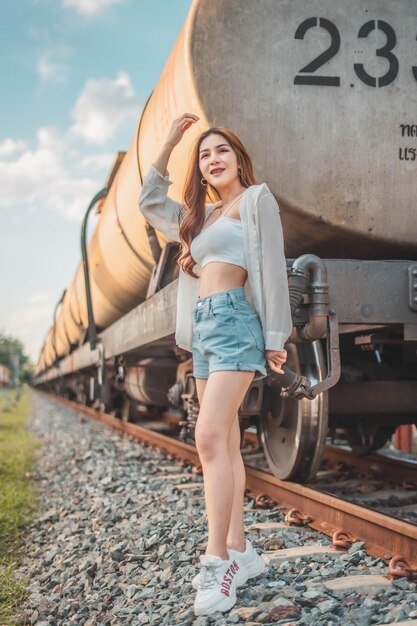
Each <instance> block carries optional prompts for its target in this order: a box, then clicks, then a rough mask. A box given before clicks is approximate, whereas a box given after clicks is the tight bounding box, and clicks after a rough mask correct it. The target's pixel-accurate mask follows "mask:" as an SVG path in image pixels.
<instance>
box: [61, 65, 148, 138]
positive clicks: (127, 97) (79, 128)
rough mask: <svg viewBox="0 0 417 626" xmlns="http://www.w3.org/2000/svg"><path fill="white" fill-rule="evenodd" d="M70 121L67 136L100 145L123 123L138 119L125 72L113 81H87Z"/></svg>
mask: <svg viewBox="0 0 417 626" xmlns="http://www.w3.org/2000/svg"><path fill="white" fill-rule="evenodd" d="M71 117H72V119H73V120H74V124H73V125H72V127H71V129H70V132H71V133H72V134H74V135H76V136H78V137H82V138H83V139H84V140H85V141H86V142H87V143H90V144H98V145H100V144H103V143H105V142H106V141H108V140H109V139H111V137H113V136H114V135H115V134H116V133H117V132H118V131H119V130H120V128H121V127H123V125H124V124H125V123H126V122H131V123H132V122H134V120H135V119H137V117H138V105H137V102H136V98H135V93H134V90H133V87H132V83H131V81H130V77H129V75H128V74H127V73H126V72H119V75H118V76H117V78H116V79H115V80H111V79H109V78H103V79H101V80H96V79H90V80H88V81H87V82H86V84H85V87H84V89H83V90H82V92H81V93H80V95H79V96H78V99H77V101H76V103H75V105H74V108H73V110H72V112H71Z"/></svg>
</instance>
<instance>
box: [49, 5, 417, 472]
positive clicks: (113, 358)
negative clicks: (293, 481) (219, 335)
mask: <svg viewBox="0 0 417 626" xmlns="http://www.w3.org/2000/svg"><path fill="white" fill-rule="evenodd" d="M416 19H417V5H416V4H415V3H414V2H411V1H410V0H404V1H402V2H397V1H396V0H370V2H368V3H366V5H364V4H363V3H362V2H360V1H359V0H354V1H352V2H349V3H347V2H341V1H338V2H333V1H332V2H330V0H327V1H326V0H312V1H311V2H309V3H308V4H306V3H305V2H302V1H301V0H260V1H259V2H256V3H254V2H252V0H229V1H228V2H225V1H223V0H212V1H211V2H204V1H202V0H196V1H195V2H193V4H192V7H191V9H190V13H189V15H188V17H187V20H186V22H185V24H184V26H183V28H182V30H181V33H180V34H179V37H178V40H177V42H176V44H175V46H174V49H173V51H172V53H171V55H170V57H169V59H168V61H167V64H166V66H165V68H164V70H163V72H162V75H161V77H160V79H159V81H158V83H157V85H156V87H155V89H154V91H153V92H152V94H151V95H150V97H149V99H148V102H147V104H146V106H145V109H144V111H143V113H142V115H141V118H140V120H139V123H138V127H137V130H136V133H135V135H134V137H133V140H132V144H131V146H130V148H129V150H128V152H127V153H126V155H125V156H124V158H122V155H119V158H118V159H117V161H116V164H115V167H114V168H113V170H112V172H111V175H110V177H109V181H108V193H107V195H106V198H105V199H104V200H103V201H102V202H101V204H100V205H99V211H100V219H99V222H98V225H97V227H96V229H95V232H94V235H93V237H92V240H91V242H90V244H89V247H88V251H87V260H88V264H89V268H90V281H91V296H92V301H93V311H94V321H95V324H96V326H97V327H98V330H99V337H100V351H99V353H98V352H97V350H91V349H90V347H89V345H88V343H86V330H87V326H88V316H87V297H86V289H85V281H84V276H83V272H82V265H81V264H80V266H79V268H78V270H77V273H76V276H75V278H74V281H73V283H72V284H71V285H70V287H69V289H68V291H67V293H66V295H65V297H64V299H63V302H62V305H61V307H60V310H59V312H58V314H57V315H56V320H55V321H54V327H53V329H51V331H50V333H49V335H48V338H47V340H46V343H45V345H44V348H43V351H42V353H41V356H40V360H39V364H38V368H37V382H39V384H42V383H43V384H53V383H52V381H57V380H58V379H59V388H60V389H61V388H63V389H71V390H72V392H73V393H74V394H76V395H77V394H78V393H79V392H80V390H81V392H80V394H81V395H80V397H82V398H94V397H95V396H96V395H97V393H100V394H101V397H102V398H106V402H107V403H112V402H114V397H115V395H116V393H117V396H118V397H119V403H120V406H123V407H125V408H124V409H123V414H124V415H126V406H128V407H129V406H130V404H131V403H132V402H133V401H136V402H139V403H141V404H144V405H147V406H164V405H165V406H168V405H169V404H170V403H171V404H175V402H176V404H177V407H179V408H180V410H182V411H183V412H184V413H185V414H187V416H188V421H189V423H190V424H189V425H190V429H189V431H190V432H192V424H193V420H195V409H193V407H194V405H195V390H194V389H193V386H192V381H190V371H191V365H190V358H189V356H190V355H189V353H184V351H181V350H178V349H176V348H175V345H174V341H173V331H174V328H175V306H174V305H175V295H176V277H177V275H178V268H177V267H176V265H175V263H174V262H173V256H174V253H175V252H176V245H175V244H173V243H172V242H169V241H168V240H167V238H166V237H165V236H164V235H163V234H161V233H159V232H157V233H155V231H154V230H153V229H152V228H149V226H148V225H146V224H145V222H144V219H143V217H142V215H141V214H140V212H139V211H138V207H137V199H138V195H139V191H140V185H141V180H142V178H143V175H144V173H145V172H146V171H147V169H148V167H149V165H150V164H151V163H152V161H153V159H154V158H155V156H156V155H157V154H158V152H159V150H160V148H161V147H162V144H163V142H164V140H165V138H166V136H167V134H168V131H169V128H170V125H171V123H172V121H173V119H175V118H176V117H178V116H179V115H181V114H182V113H183V112H185V111H192V112H194V113H196V114H197V115H199V117H200V122H199V123H198V124H196V125H195V126H193V128H192V129H190V131H189V132H188V133H187V134H186V136H185V137H184V140H183V141H182V142H181V143H180V144H179V145H178V146H177V147H176V148H175V150H174V152H173V155H172V157H171V161H170V164H169V172H170V178H171V180H172V181H173V185H172V186H171V187H170V195H171V197H173V198H174V199H176V200H181V191H182V187H183V184H184V178H185V169H186V165H187V162H188V157H189V152H190V148H191V143H192V141H193V140H194V138H195V137H196V136H197V135H198V134H199V133H200V132H201V131H203V130H205V129H206V128H207V127H209V126H215V125H219V126H228V127H230V128H231V129H233V131H234V132H235V133H236V134H237V135H238V136H239V137H240V138H241V139H242V141H243V143H244V144H245V145H246V147H247V148H248V150H249V153H250V154H251V156H252V158H253V163H254V169H255V175H256V177H257V180H258V181H260V182H261V181H265V182H267V184H268V186H269V188H270V189H271V191H272V193H273V194H274V195H275V197H276V198H277V200H278V203H279V206H280V210H281V218H282V222H283V227H284V235H285V245H286V254H287V257H288V270H289V281H290V289H291V290H292V291H291V293H292V303H293V322H294V331H293V334H292V336H291V338H290V341H289V344H288V352H289V359H288V364H289V366H290V367H291V368H292V369H293V370H295V371H296V372H298V374H299V375H300V376H301V375H302V376H304V377H305V378H306V379H308V380H309V381H310V383H311V384H312V385H313V387H314V386H315V387H316V389H317V391H320V393H317V394H316V395H315V396H314V397H313V398H310V399H308V398H304V399H295V398H291V397H285V394H283V393H282V389H281V387H280V385H278V384H276V381H273V380H272V378H271V379H269V378H268V379H267V380H265V381H264V382H263V383H262V384H260V385H253V387H254V388H255V387H256V390H255V389H254V388H253V389H251V390H250V391H251V393H248V396H247V398H246V399H245V402H244V403H243V405H242V407H241V412H240V417H241V421H242V423H245V422H246V423H251V422H255V423H256V424H257V425H259V424H260V425H261V426H262V428H260V437H262V441H263V445H264V449H265V452H266V455H267V458H268V461H269V463H270V466H271V468H272V470H273V471H274V473H275V474H276V475H277V476H279V477H281V478H290V477H292V478H299V479H304V480H305V479H308V478H311V477H312V476H313V475H314V472H315V470H316V469H317V467H318V464H319V462H320V458H321V451H322V447H323V443H324V439H325V436H326V433H327V425H328V421H327V420H328V416H329V419H330V422H329V424H330V427H331V429H332V430H333V431H336V430H339V432H340V431H343V432H344V433H345V435H346V436H347V438H348V440H349V441H350V443H351V445H352V446H353V447H354V448H355V449H356V450H358V451H362V452H367V451H369V450H371V449H375V448H378V447H379V446H380V445H382V444H383V442H384V441H385V440H386V439H387V437H388V436H389V435H390V434H391V432H392V430H393V428H395V426H396V425H397V424H398V423H410V422H413V421H414V420H415V415H416V408H417V407H416V401H415V396H416V394H415V380H416V377H417V374H416V363H415V361H416V358H415V356H416V354H415V345H416V344H415V342H416V340H417V332H416V329H417V325H416V324H417V316H416V310H417V267H416V266H417V264H416V263H415V259H416V257H417V236H416V235H417V210H416V201H415V197H416V183H415V181H416V170H417V120H416V119H414V117H415V107H414V106H413V102H415V97H416V92H417V65H416V61H415V59H416V54H415V50H416V46H417V42H416V32H415V24H416ZM413 29H414V30H413ZM413 116H414V117H413ZM97 364H98V366H97ZM92 368H93V369H92ZM162 373H163V376H161V374H162ZM91 380H93V381H95V383H94V384H91ZM100 381H101V382H100ZM261 382H262V381H261ZM86 389H87V391H86ZM103 389H106V392H105V393H104V391H103ZM97 390H98V391H97ZM180 391H182V397H183V400H182V404H181V401H180V400H179V396H181V393H180ZM255 391H256V393H255ZM120 397H122V400H120ZM184 398H185V400H184ZM254 398H256V401H255V400H254ZM398 398H401V402H398V401H397V400H396V399H398ZM130 412H131V407H130V408H129V410H127V414H128V415H130Z"/></svg>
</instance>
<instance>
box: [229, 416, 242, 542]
mask: <svg viewBox="0 0 417 626" xmlns="http://www.w3.org/2000/svg"><path fill="white" fill-rule="evenodd" d="M229 455H230V459H231V463H232V467H233V484H234V492H233V505H232V513H231V516H230V524H229V531H228V534H227V547H228V548H232V549H233V550H237V551H238V552H244V550H245V548H246V538H245V514H244V510H243V508H244V499H245V485H246V472H245V466H244V463H243V459H242V454H241V452H240V428H239V418H238V415H237V414H236V418H235V419H234V420H233V423H232V426H231V428H230V432H229Z"/></svg>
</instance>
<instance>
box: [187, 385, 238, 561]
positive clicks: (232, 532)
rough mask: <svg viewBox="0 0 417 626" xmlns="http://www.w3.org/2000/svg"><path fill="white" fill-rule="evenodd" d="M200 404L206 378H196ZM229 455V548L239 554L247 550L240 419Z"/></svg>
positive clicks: (235, 423) (235, 424)
mask: <svg viewBox="0 0 417 626" xmlns="http://www.w3.org/2000/svg"><path fill="white" fill-rule="evenodd" d="M195 381H196V387H197V396H198V402H199V404H200V406H201V403H202V401H203V397H204V390H205V388H206V384H207V379H206V378H196V379H195ZM228 445H229V454H230V458H231V460H232V466H233V504H232V513H231V516H230V525H229V530H228V534H227V547H228V548H232V549H233V550H238V551H239V552H244V550H245V548H246V539H245V519H244V510H243V508H244V498H245V485H246V472H245V466H244V464H243V459H242V454H241V452H240V428H239V418H238V414H237V413H236V419H235V420H233V423H232V426H231V428H230V432H229V441H228Z"/></svg>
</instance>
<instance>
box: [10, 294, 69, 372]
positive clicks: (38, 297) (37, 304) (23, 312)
mask: <svg viewBox="0 0 417 626" xmlns="http://www.w3.org/2000/svg"><path fill="white" fill-rule="evenodd" d="M57 301H58V296H55V297H54V295H53V294H52V293H42V294H41V293H37V294H32V295H31V296H28V298H27V306H21V307H19V308H18V309H17V310H14V311H13V315H11V316H10V317H9V319H8V320H7V322H6V324H5V328H7V334H8V335H11V336H13V337H18V338H19V339H20V340H21V341H22V343H23V344H24V347H25V352H26V353H27V354H28V356H29V357H30V358H31V359H32V361H33V362H34V363H36V362H37V360H38V358H39V353H40V350H41V347H42V343H43V341H44V339H45V337H46V333H47V331H48V330H49V328H50V326H51V325H52V323H53V319H52V316H53V312H54V307H55V305H56V303H57Z"/></svg>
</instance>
